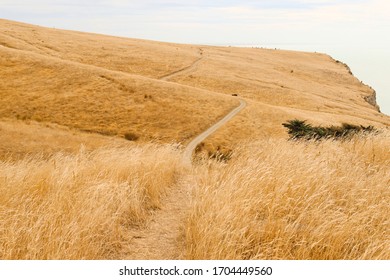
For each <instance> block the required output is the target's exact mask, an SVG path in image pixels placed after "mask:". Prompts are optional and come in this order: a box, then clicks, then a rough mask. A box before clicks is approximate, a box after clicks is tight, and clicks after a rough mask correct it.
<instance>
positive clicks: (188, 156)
mask: <svg viewBox="0 0 390 280" xmlns="http://www.w3.org/2000/svg"><path fill="white" fill-rule="evenodd" d="M246 105H247V103H246V101H245V100H243V99H240V105H239V106H238V107H236V108H235V109H233V110H232V111H231V112H230V113H229V114H227V115H226V116H225V117H223V119H221V120H220V121H218V122H217V123H215V124H214V125H213V126H211V127H209V128H208V129H207V130H205V131H204V132H202V133H201V134H199V135H198V136H196V137H195V138H194V139H193V140H192V141H191V142H190V143H189V144H188V145H187V147H186V148H185V150H184V155H183V157H184V162H185V164H186V165H191V160H192V153H193V152H194V150H195V148H196V146H198V145H199V144H200V143H201V142H202V141H203V140H205V139H206V138H207V137H209V136H210V135H211V134H213V133H214V132H215V131H216V130H217V129H219V128H220V127H221V126H223V125H224V124H225V123H227V122H228V121H229V120H231V119H232V118H233V117H234V116H235V115H237V114H238V113H239V112H240V111H241V110H242V109H244V108H245V107H246Z"/></svg>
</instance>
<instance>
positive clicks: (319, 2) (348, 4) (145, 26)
mask: <svg viewBox="0 0 390 280" xmlns="http://www.w3.org/2000/svg"><path fill="white" fill-rule="evenodd" d="M0 17H1V18H5V19H10V20H16V21H22V22H27V23H33V24H38V25H43V26H48V27H56V28H63V29H73V30H80V31H89V32H96V33H104V34H111V35H118V36H125V37H132V38H144V39H151V40H159V41H169V42H178V43H195V44H212V45H259V46H262V45H263V46H276V47H279V48H284V49H298V50H299V49H301V50H309V51H320V52H326V53H328V54H330V55H332V56H334V57H335V58H337V59H339V60H342V61H344V62H346V63H347V64H349V65H350V66H351V68H352V71H353V72H354V74H355V75H356V76H357V77H358V78H359V79H360V80H363V82H365V83H367V84H369V85H371V86H372V87H373V88H374V89H376V90H377V94H378V103H379V105H380V107H381V109H382V112H384V113H386V114H388V115H390V71H389V70H390V69H389V68H390V67H389V64H390V1H388V0H339V1H336V0H273V1H265V0H258V1H254V0H241V1H239V0H215V1H210V0H187V1H179V0H140V1H138V0H137V1H132V0H94V1H92V0H85V1H81V0H51V1H49V0H31V1H28V0H0Z"/></svg>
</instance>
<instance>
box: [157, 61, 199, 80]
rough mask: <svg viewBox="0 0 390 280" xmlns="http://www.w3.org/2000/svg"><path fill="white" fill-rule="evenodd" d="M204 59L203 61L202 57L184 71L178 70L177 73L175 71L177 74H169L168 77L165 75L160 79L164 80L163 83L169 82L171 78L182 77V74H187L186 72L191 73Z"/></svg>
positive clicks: (183, 69)
mask: <svg viewBox="0 0 390 280" xmlns="http://www.w3.org/2000/svg"><path fill="white" fill-rule="evenodd" d="M202 59H203V56H202V57H200V58H198V59H197V60H195V61H194V63H192V64H191V65H190V66H187V67H184V68H182V69H180V70H177V71H175V72H173V73H170V74H168V75H165V76H162V77H160V80H162V81H168V80H169V79H171V78H173V77H175V76H178V75H182V74H184V73H186V72H189V71H191V70H193V69H194V68H195V67H196V66H197V65H198V64H199V62H200V61H201V60H202Z"/></svg>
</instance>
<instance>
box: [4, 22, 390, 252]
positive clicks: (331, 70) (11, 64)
mask: <svg viewBox="0 0 390 280" xmlns="http://www.w3.org/2000/svg"><path fill="white" fill-rule="evenodd" d="M239 99H244V100H245V101H246V103H247V104H248V105H247V107H245V108H244V109H243V110H242V111H240V113H239V114H238V115H237V116H235V117H234V118H233V119H232V120H230V121H229V122H228V123H227V124H225V125H224V126H223V127H222V128H220V129H218V130H217V131H216V132H215V133H214V134H212V135H211V137H209V138H207V139H206V140H205V141H204V143H202V144H201V145H199V146H198V152H199V154H198V157H197V160H196V161H194V164H193V166H188V165H187V164H185V163H186V162H188V159H187V160H183V146H185V145H186V144H187V143H189V141H190V140H191V139H193V138H194V137H195V136H196V135H198V134H199V133H200V132H202V131H203V130H205V129H206V128H208V127H210V126H211V125H212V124H214V123H216V122H217V121H218V120H220V119H221V118H222V117H223V116H225V115H226V114H227V113H228V112H230V111H231V110H232V109H233V108H235V107H237V106H238V104H239ZM289 120H302V121H306V123H307V124H310V125H311V127H312V128H316V129H317V130H318V128H323V127H332V128H337V127H338V126H340V125H342V124H343V123H348V124H351V125H352V126H350V127H355V126H354V125H356V127H361V126H365V127H368V126H373V127H375V130H372V132H373V133H370V134H369V133H367V134H366V135H365V134H356V135H353V136H351V137H350V138H348V139H341V140H340V139H338V140H336V139H327V140H323V141H314V140H312V141H307V140H302V141H301V142H300V141H291V140H289V139H288V138H289V135H288V133H287V129H286V128H285V127H283V125H282V124H283V123H286V122H288V121H289ZM389 125H390V117H388V116H386V115H383V114H381V113H380V112H379V111H378V107H377V105H376V103H375V92H374V90H373V89H371V88H370V87H368V86H366V85H364V84H362V83H361V82H360V81H359V80H358V79H357V78H355V77H354V76H353V75H352V74H351V71H350V69H349V68H348V67H347V66H346V65H345V64H343V63H341V62H339V61H335V60H334V59H332V58H331V57H329V56H328V55H325V54H318V53H305V52H292V51H280V50H270V49H260V48H253V49H251V48H230V47H212V46H191V45H179V44H172V43H162V42H152V41H145V40H137V39H128V38H119V37H112V36H105V35H99V34H89V33H81V32H75V31H65V30H57V29H51V28H44V27H39V26H33V25H28V24H24V23H18V22H12V21H7V20H1V19H0V192H1V193H2V195H1V196H0V259H126V258H130V259H156V258H157V259H160V258H161V259H179V258H180V259H389V258H390V241H389V236H390V232H389V228H390V227H389V225H390V220H389V218H388V216H389V215H388V213H389V211H390V209H389V203H388V201H389V199H390V193H389V184H390V177H389V174H390V169H389V168H390V141H389V139H390V135H389V129H388V127H389ZM308 138H310V137H308ZM216 151H218V152H220V153H225V152H228V151H229V152H232V153H231V156H230V154H229V156H230V159H228V160H227V161H223V162H219V161H216V160H215V159H210V157H209V156H207V155H208V154H210V153H215V152H216ZM204 155H206V156H204ZM222 156H224V154H222ZM226 158H229V157H224V158H223V159H226Z"/></svg>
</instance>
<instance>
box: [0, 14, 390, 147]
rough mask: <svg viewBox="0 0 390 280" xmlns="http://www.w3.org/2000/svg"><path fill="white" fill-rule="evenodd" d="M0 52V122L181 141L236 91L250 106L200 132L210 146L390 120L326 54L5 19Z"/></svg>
mask: <svg viewBox="0 0 390 280" xmlns="http://www.w3.org/2000/svg"><path fill="white" fill-rule="evenodd" d="M0 54H1V56H0V66H1V67H0V78H1V82H0V97H1V98H0V118H1V119H2V120H3V121H5V119H11V120H16V119H18V120H22V121H25V122H26V121H29V120H33V121H35V122H41V123H55V124H58V125H61V126H66V127H68V128H71V129H75V130H77V131H87V132H92V133H98V134H102V135H109V136H115V137H122V138H123V137H124V135H125V134H126V133H131V134H134V135H136V138H138V141H139V142H148V141H151V140H152V141H158V142H163V143H169V142H172V141H174V142H180V143H184V144H185V143H187V142H188V141H189V139H191V138H192V137H193V136H195V135H196V134H198V133H199V132H201V131H202V130H204V129H206V128H207V127H209V126H210V125H211V124H212V123H214V122H215V121H216V120H218V119H219V118H221V117H222V116H223V115H224V114H225V113H226V112H228V111H229V110H231V109H232V108H233V107H234V106H237V104H238V102H237V100H235V99H236V98H234V97H232V96H231V94H238V95H239V96H240V97H242V98H245V99H246V100H247V102H248V104H249V106H248V108H247V109H246V110H245V111H243V112H242V113H241V114H240V116H239V117H237V118H235V119H234V120H233V121H232V122H230V123H229V124H228V125H226V126H225V127H224V128H223V129H221V130H219V131H218V132H217V133H216V134H215V135H213V137H211V138H209V139H208V140H207V141H206V145H205V147H206V148H207V149H208V150H215V149H217V148H218V147H219V148H221V149H226V150H231V149H234V147H235V146H236V145H237V144H238V143H239V142H240V141H242V140H246V139H248V138H257V139H259V138H264V137H268V136H276V137H285V136H286V134H285V131H284V130H283V128H282V127H280V124H281V123H282V122H284V121H285V120H286V119H293V118H298V119H306V120H308V121H310V122H313V123H315V124H322V125H327V124H338V123H341V122H349V123H355V124H362V125H370V124H372V125H375V126H384V125H389V124H390V120H389V118H388V117H386V116H384V115H382V114H380V113H379V112H378V111H377V109H376V108H375V107H374V106H373V105H371V104H369V103H368V102H367V101H366V100H365V98H367V97H371V96H372V95H373V90H372V89H370V88H369V87H367V86H365V85H363V84H361V83H360V82H359V81H358V80H357V79H356V78H355V77H353V76H352V75H351V74H350V73H349V69H348V68H347V67H346V66H345V65H344V64H342V63H339V62H336V61H334V60H333V59H331V58H330V57H329V56H327V55H324V54H316V53H302V52H290V51H276V50H267V49H246V48H221V47H209V46H191V45H179V44H170V43H161V42H152V41H144V40H136V39H127V38H118V37H111V36H104V35H98V34H88V33H81V32H74V31H64V30H57V29H50V28H43V27H38V26H33V25H28V24H23V23H17V22H11V21H6V20H0ZM199 59H201V60H199ZM195 62H197V63H196V65H195V66H194V67H192V68H190V69H188V70H186V71H183V73H178V74H177V75H175V76H173V77H171V78H169V79H167V81H166V80H161V79H160V78H162V77H164V76H166V75H169V74H170V73H175V72H177V71H178V70H180V69H185V68H186V67H189V66H191V65H193V64H194V63H195ZM81 141H82V140H81Z"/></svg>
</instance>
